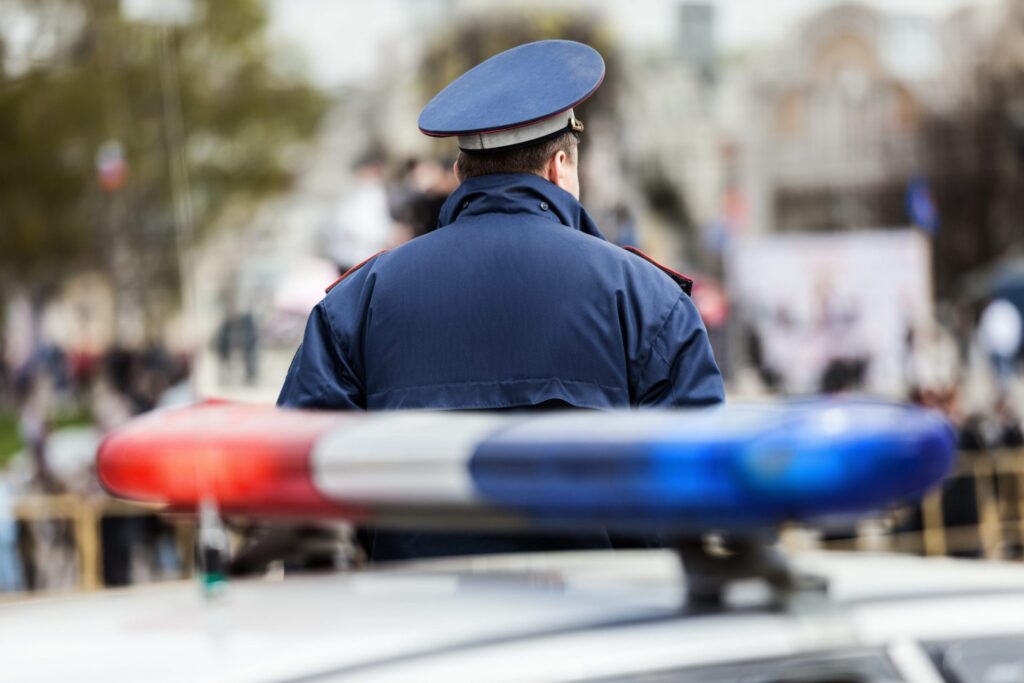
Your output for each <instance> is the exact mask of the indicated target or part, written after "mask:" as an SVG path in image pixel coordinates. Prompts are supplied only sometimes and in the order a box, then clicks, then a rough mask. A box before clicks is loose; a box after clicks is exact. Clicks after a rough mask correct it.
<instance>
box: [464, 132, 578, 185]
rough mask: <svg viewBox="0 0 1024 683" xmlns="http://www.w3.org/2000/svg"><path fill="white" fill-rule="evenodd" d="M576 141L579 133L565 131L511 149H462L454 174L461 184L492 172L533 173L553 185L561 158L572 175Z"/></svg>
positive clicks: (574, 166) (574, 167)
mask: <svg viewBox="0 0 1024 683" xmlns="http://www.w3.org/2000/svg"><path fill="white" fill-rule="evenodd" d="M579 140H580V138H579V134H577V133H575V132H572V131H568V132H566V133H562V134H561V135H559V136H557V137H554V138H551V139H550V140H544V141H543V142H539V143H537V144H533V145H524V146H522V147H514V148H512V149H498V150H492V151H472V152H467V151H464V150H461V151H459V156H458V159H456V161H455V175H456V176H457V177H458V178H459V181H460V182H461V181H464V180H466V179H467V178H475V177H477V176H482V175H489V174H491V173H532V174H533V175H538V176H541V177H542V178H548V179H549V180H552V182H555V180H554V179H553V178H551V177H550V175H551V168H552V166H553V161H554V160H555V159H558V158H563V159H564V162H565V164H567V165H568V166H569V167H570V168H571V170H572V171H573V173H575V171H576V159H577V146H578V145H579ZM560 154H561V155H562V156H561V157H559V155H560ZM557 184H561V183H557ZM567 189H568V188H567ZM570 191H571V190H570ZM574 194H575V193H574Z"/></svg>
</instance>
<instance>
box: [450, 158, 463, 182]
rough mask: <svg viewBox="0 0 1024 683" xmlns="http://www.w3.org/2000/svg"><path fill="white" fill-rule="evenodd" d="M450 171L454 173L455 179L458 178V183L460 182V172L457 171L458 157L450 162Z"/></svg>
mask: <svg viewBox="0 0 1024 683" xmlns="http://www.w3.org/2000/svg"><path fill="white" fill-rule="evenodd" d="M452 173H454V174H455V179H456V180H458V181H459V183H461V182H462V174H461V173H459V160H458V159H456V160H455V161H454V162H452Z"/></svg>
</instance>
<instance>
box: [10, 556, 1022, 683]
mask: <svg viewBox="0 0 1024 683" xmlns="http://www.w3.org/2000/svg"><path fill="white" fill-rule="evenodd" d="M798 564H799V565H800V567H801V568H803V569H807V570H812V571H815V572H819V573H822V574H824V575H826V576H828V577H829V579H830V581H831V585H832V591H831V594H830V597H829V598H828V602H827V603H822V604H819V605H818V606H816V607H815V606H812V607H807V606H804V607H802V608H801V609H798V610H794V611H788V612H786V611H782V612H780V611H771V610H759V609H748V610H745V611H740V612H731V613H716V614H686V613H685V612H680V609H679V605H680V600H681V595H682V593H681V591H680V585H679V570H678V564H677V562H676V560H675V558H674V557H673V556H672V555H671V554H669V553H665V552H659V551H637V552H617V553H608V552H604V553H578V554H569V553H566V554H558V555H535V556H503V557H489V558H473V559H463V560H447V561H442V562H422V563H416V564H410V565H407V566H404V567H395V568H392V569H389V570H388V569H381V570H376V571H371V572H367V573H363V574H350V575H341V576H319V577H299V578H295V579H291V578H289V579H288V580H286V581H241V582H238V583H234V584H232V585H231V586H230V587H229V592H228V593H227V594H225V595H224V596H222V598H223V599H221V600H216V601H213V602H212V603H210V602H206V601H204V600H203V599H202V598H201V597H200V595H199V592H198V590H197V589H196V587H195V586H194V585H192V584H185V583H176V584H173V585H159V586H150V587H143V588H136V589H128V590H124V591H114V592H109V593H104V594H95V595H88V596H83V597H76V598H53V599H40V600H32V601H28V602H25V603H22V604H13V605H7V606H5V607H3V608H0V639H2V642H3V643H4V658H3V670H4V673H5V675H6V677H7V678H9V679H11V680H33V681H66V680H105V681H112V682H115V683H116V682H118V681H136V680H147V681H163V680H175V681H178V680H189V681H214V680H216V681H238V682H249V681H295V680H310V681H314V680H315V681H319V680H349V679H351V678H358V679H359V680H382V681H383V680H389V681H394V680H494V681H526V680H538V681H539V680H545V681H546V680H591V679H595V678H599V677H605V676H621V675H627V674H628V675H635V674H638V673H640V672H650V671H656V670H659V669H664V668H672V667H695V666H706V665H711V664H716V663H723V662H739V661H749V660H754V659H761V658H775V657H787V656H793V655H796V654H800V653H808V652H822V651H830V650H831V651H837V652H838V651H847V650H851V649H853V650H858V651H859V650H862V649H864V648H871V647H885V648H892V647H901V645H900V644H901V643H906V642H907V641H908V639H910V640H913V639H917V638H920V639H927V640H936V639H939V640H941V639H948V638H973V637H979V636H1003V635H1008V634H1015V635H1018V636H1021V635H1024V570H1022V569H1021V568H1020V567H1019V566H1010V565H1002V564H984V565H983V564H979V563H971V562H966V561H955V560H923V559H919V558H912V557H895V556H869V555H852V554H840V553H825V554H809V555H806V556H802V557H799V558H798ZM911 608H912V609H911ZM953 615H955V617H956V618H955V619H951V618H950V617H951V616H953ZM687 680H688V679H687ZM917 680H928V679H917ZM935 680H938V679H935Z"/></svg>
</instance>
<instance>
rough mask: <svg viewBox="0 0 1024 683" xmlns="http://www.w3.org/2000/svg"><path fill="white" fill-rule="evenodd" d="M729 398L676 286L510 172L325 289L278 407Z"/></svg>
mask: <svg viewBox="0 0 1024 683" xmlns="http://www.w3.org/2000/svg"><path fill="white" fill-rule="evenodd" d="M723 399H724V392H723V387H722V379H721V375H720V374H719V371H718V367H717V366H716V364H715V360H714V357H713V356H712V353H711V347H710V345H709V344H708V338H707V333H706V331H705V329H704V325H703V323H702V322H701V319H700V316H699V315H698V314H697V310H696V309H695V308H694V305H693V302H692V301H691V300H690V297H689V296H688V295H687V294H685V293H684V292H683V291H682V289H681V287H680V285H679V284H677V283H676V282H675V281H674V280H673V279H672V278H671V277H670V276H669V275H667V274H666V273H665V272H663V271H662V270H661V269H659V268H658V267H657V266H655V265H653V264H651V263H649V262H648V261H646V260H645V259H644V258H642V257H640V256H638V255H636V254H633V253H630V252H628V251H626V250H624V249H621V248H619V247H616V246H614V245H612V244H611V243H609V242H607V241H606V240H605V239H604V236H603V235H601V232H600V230H599V229H598V228H597V226H596V225H595V224H594V222H593V221H592V220H591V218H590V216H589V215H588V214H587V212H586V211H585V210H584V209H583V207H582V206H581V205H580V203H579V202H578V201H577V200H576V199H575V198H574V197H573V196H572V195H570V194H569V193H568V192H565V191H564V190H562V189H561V188H559V187H558V186H556V185H554V184H552V183H550V182H548V181H547V180H545V179H543V178H540V177H538V176H534V175H529V174H519V173H516V174H494V175H486V176H480V177H476V178H470V179H468V180H466V181H465V182H464V183H462V185H461V186H460V187H459V188H458V189H457V190H456V191H455V192H454V193H452V195H451V196H450V197H449V198H448V200H447V202H446V203H445V205H444V207H443V208H442V210H441V216H440V221H439V228H438V229H437V230H435V231H433V232H431V233H428V234H427V235H424V236H422V237H419V238H417V239H415V240H412V241H411V242H408V243H407V244H405V245H403V246H401V247H399V248H398V249H395V250H393V251H390V252H386V253H383V254H380V255H378V256H376V257H375V258H373V259H371V260H370V261H369V262H367V263H366V264H364V265H363V266H362V267H360V268H358V269H356V270H355V271H354V272H351V273H350V274H349V275H348V276H347V277H345V278H343V279H342V280H341V281H340V282H339V283H337V285H336V286H334V287H333V288H332V289H330V290H329V292H328V294H327V296H326V297H325V298H324V300H323V301H322V302H320V304H318V305H317V306H316V308H314V309H313V312H312V313H311V315H310V317H309V322H308V323H307V326H306V332H305V337H304V338H303V341H302V345H301V346H300V347H299V350H298V352H297V353H296V355H295V359H294V360H293V361H292V365H291V368H290V369H289V371H288V377H287V379H286V380H285V383H284V387H283V388H282V390H281V395H280V398H279V399H278V404H279V405H282V406H292V407H302V408H327V409H366V410H394V409H413V408H427V409H514V408H535V407H538V406H539V407H548V406H572V407H577V408H597V409H608V408H617V407H627V406H706V405H710V404H714V403H718V402H721V401H722V400H723ZM416 554H420V555H422V554H425V553H419V552H417V553H416Z"/></svg>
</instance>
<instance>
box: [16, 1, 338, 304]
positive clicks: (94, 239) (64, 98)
mask: <svg viewBox="0 0 1024 683" xmlns="http://www.w3.org/2000/svg"><path fill="white" fill-rule="evenodd" d="M193 4H194V6H195V10H194V12H193V19H192V20H191V21H190V22H189V23H187V24H185V25H182V26H176V27H173V28H163V27H157V26H152V25H146V24H140V23H135V22H131V21H128V20H126V19H125V18H124V17H123V16H122V14H121V9H120V3H119V2H118V0H0V15H2V16H4V19H5V26H6V28H5V29H4V30H0V289H2V290H7V291H9V290H10V289H12V288H15V287H21V288H28V289H30V290H31V291H32V293H33V295H34V297H35V298H36V300H37V303H38V301H39V300H40V299H42V298H45V297H46V295H47V293H48V292H50V291H52V289H53V287H54V286H56V285H59V284H60V283H61V281H62V280H64V279H65V277H66V276H67V275H68V274H69V273H70V272H73V271H75V270H78V269H82V268H95V267H102V268H107V269H109V271H108V272H109V274H110V276H111V277H112V279H113V281H114V284H115V289H116V290H117V291H118V292H119V294H122V295H123V294H126V293H127V291H126V290H130V293H131V294H132V295H133V296H135V297H136V301H137V303H139V304H140V305H142V306H143V308H147V307H149V304H150V303H151V302H155V301H166V300H167V296H166V295H167V293H174V292H176V291H177V289H178V287H179V285H180V283H179V273H178V269H177V260H176V250H175V232H174V231H175V222H174V211H173V203H172V202H173V197H172V189H171V188H172V178H171V174H172V164H171V163H170V159H171V158H172V157H173V155H175V154H181V155H182V157H181V158H182V159H183V160H184V163H183V165H184V167H185V168H186V169H187V172H188V181H189V187H190V189H191V192H190V194H191V211H192V215H193V220H194V223H195V225H196V226H197V229H198V231H199V232H200V233H202V232H203V231H204V230H206V229H208V228H209V227H210V226H212V225H215V224H216V222H217V218H218V216H219V215H221V214H222V213H223V212H224V211H225V209H227V208H228V207H231V206H240V205H241V206H244V205H246V204H247V203H249V202H250V201H251V200H252V199H255V198H257V197H260V196H263V195H265V194H267V193H270V192H273V191H276V190H280V189H282V188H284V187H286V185H287V183H288V181H289V178H290V176H291V173H290V169H289V152H291V151H292V150H293V149H294V146H295V143H297V142H300V141H302V140H303V139H305V138H306V137H307V136H309V135H310V134H312V133H313V132H314V131H315V130H316V127H317V123H318V120H319V117H320V116H321V114H322V113H323V111H324V108H325V100H324V98H323V96H322V95H320V94H319V93H318V92H317V91H315V90H314V89H312V88H311V87H310V86H309V85H307V84H306V83H305V82H304V80H302V78H300V77H299V76H297V74H296V73H295V70H294V69H288V68H285V65H286V64H287V63H288V55H282V54H281V53H280V52H279V51H276V52H275V51H272V50H271V48H270V46H269V44H268V41H267V37H266V31H265V28H266V24H267V16H266V11H265V8H264V3H263V2H261V1H260V0H195V1H194V3H193ZM26 36H27V38H26ZM162 51H165V52H162ZM162 58H163V62H162V61H161V60H162ZM168 64H171V65H173V71H171V72H169V71H168V68H167V65H168ZM168 75H170V76H171V77H173V76H175V75H176V76H177V78H176V79H175V80H174V83H173V85H174V87H172V88H168V87H167V85H168V83H167V81H166V80H165V81H164V82H162V81H161V78H165V79H166V78H167V76H168ZM169 95H171V96H173V97H174V99H177V100H178V102H171V101H169V98H168V96H169ZM179 104H180V110H179V111H180V112H181V121H180V124H181V128H183V136H182V139H183V141H184V149H183V150H182V149H174V148H173V147H172V143H173V142H174V140H175V139H176V138H175V131H174V130H172V128H173V124H174V121H169V120H168V116H167V114H168V112H169V111H174V110H178V105H179ZM101 149H102V150H105V152H106V154H105V158H104V162H105V174H104V176H103V177H102V182H101V176H100V174H99V172H98V168H97V165H98V163H99V159H98V157H97V155H98V154H99V153H100V150H101ZM119 150H123V152H122V153H121V154H119ZM104 185H105V187H104Z"/></svg>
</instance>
